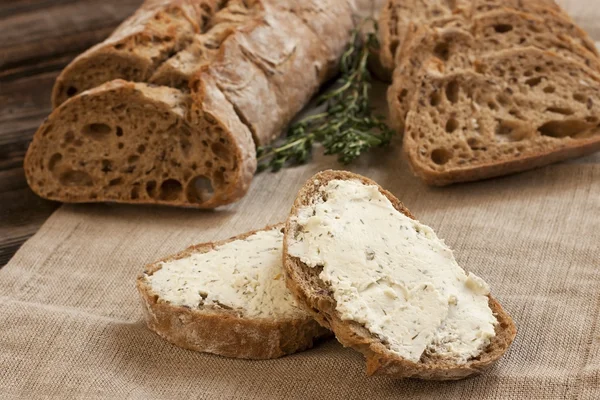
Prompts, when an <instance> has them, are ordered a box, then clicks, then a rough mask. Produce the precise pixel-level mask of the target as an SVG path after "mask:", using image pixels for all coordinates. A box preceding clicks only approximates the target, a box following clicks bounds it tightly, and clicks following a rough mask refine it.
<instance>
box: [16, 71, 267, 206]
mask: <svg viewBox="0 0 600 400" xmlns="http://www.w3.org/2000/svg"><path fill="white" fill-rule="evenodd" d="M195 97H196V102H195V104H194V105H193V107H191V111H190V103H191V99H190V96H189V95H186V94H184V93H182V92H180V91H178V90H175V89H171V88H168V87H164V86H158V87H154V86H149V85H147V84H144V83H132V82H126V81H122V80H115V81H111V82H108V83H106V84H103V85H101V86H99V87H97V88H94V89H91V90H89V91H86V92H84V93H82V94H81V95H79V96H76V97H74V98H72V99H70V100H68V101H67V102H65V103H64V104H63V105H62V106H61V107H59V108H57V109H56V110H55V111H54V112H53V113H52V114H51V115H50V116H49V117H48V119H47V120H46V121H45V122H44V124H43V125H42V126H41V127H40V128H39V130H38V131H37V132H36V134H35V136H34V138H33V142H32V143H31V145H30V146H29V149H28V151H27V155H26V157H25V175H26V177H27V182H28V184H29V186H30V187H31V188H32V189H33V191H34V192H36V193H37V194H38V195H40V196H41V197H44V198H48V199H51V200H57V201H63V202H71V203H80V202H96V201H109V202H117V203H133V204H164V205H172V206H185V207H195V208H214V207H217V206H219V205H223V204H227V203H231V202H233V201H236V200H238V199H239V198H241V197H242V196H243V195H244V194H245V193H246V191H247V190H248V188H249V186H250V182H251V180H252V177H253V174H254V171H255V169H256V157H255V150H254V144H253V142H252V136H251V134H250V132H249V131H248V129H247V128H246V127H245V126H244V125H243V124H242V123H240V121H239V119H238V118H237V115H236V114H235V111H234V110H233V108H232V107H231V105H230V104H229V103H228V102H227V101H226V99H225V98H224V96H223V94H222V93H221V92H220V91H219V90H218V88H216V86H215V85H214V84H213V83H212V82H210V81H209V80H206V81H205V82H203V85H201V86H198V92H197V93H196V94H195Z"/></svg>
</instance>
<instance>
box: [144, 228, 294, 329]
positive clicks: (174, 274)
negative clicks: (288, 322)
mask: <svg viewBox="0 0 600 400" xmlns="http://www.w3.org/2000/svg"><path fill="white" fill-rule="evenodd" d="M282 244H283V233H282V232H281V230H280V229H272V230H268V231H259V232H256V233H254V234H253V235H251V236H248V237H247V238H246V239H243V240H234V241H231V242H229V243H226V244H224V245H222V246H219V247H216V248H214V249H213V250H210V251H208V252H206V253H199V252H196V253H192V254H191V255H190V256H188V257H186V258H182V259H179V260H172V261H168V262H163V263H161V268H160V269H159V270H157V271H156V272H154V273H153V274H152V275H150V276H148V277H147V279H148V281H149V283H150V285H151V287H152V289H153V290H154V292H155V293H156V294H158V295H159V297H160V298H162V299H163V300H165V301H168V302H170V303H171V304H174V305H178V306H188V307H191V308H197V307H203V306H208V307H217V308H225V309H234V310H238V311H240V312H241V314H242V315H243V316H245V317H258V318H267V317H271V318H273V317H279V318H281V317H288V316H289V317H294V316H296V317H297V316H298V314H299V313H300V314H303V313H305V311H304V310H302V309H301V308H300V307H299V306H298V305H297V303H296V300H295V299H294V297H293V295H292V293H291V292H290V291H289V290H288V289H287V287H286V286H285V276H284V275H283V267H282V255H281V253H282Z"/></svg>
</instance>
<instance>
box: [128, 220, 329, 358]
mask: <svg viewBox="0 0 600 400" xmlns="http://www.w3.org/2000/svg"><path fill="white" fill-rule="evenodd" d="M275 228H279V229H282V228H283V224H278V225H273V226H267V227H265V228H263V229H260V230H255V231H251V232H247V233H244V234H242V235H239V236H236V237H232V238H230V239H227V240H222V241H218V242H213V243H205V244H199V245H195V246H191V247H189V248H187V249H186V250H184V251H182V252H181V253H178V254H176V255H173V256H170V257H167V258H164V259H162V260H160V261H157V262H155V263H152V264H149V265H147V266H146V268H145V270H144V272H143V273H142V274H141V275H140V276H139V277H138V279H137V289H138V291H139V293H140V296H141V299H142V305H143V310H144V316H145V318H146V323H147V325H148V328H149V329H150V330H152V331H154V332H155V333H157V334H158V335H159V336H161V337H162V338H164V339H165V340H167V341H169V342H171V343H172V344H174V345H176V346H178V347H182V348H185V349H189V350H194V351H200V352H208V353H213V354H218V355H221V356H225V357H234V358H246V359H256V360H258V359H271V358H278V357H282V356H285V355H288V354H292V353H296V352H298V351H302V350H306V349H309V348H311V347H312V346H313V344H314V342H315V341H316V340H318V339H319V338H323V337H326V336H328V335H330V334H331V333H330V332H329V331H328V330H327V329H324V328H323V327H321V326H320V325H319V324H318V323H317V322H316V321H315V320H314V319H312V318H311V317H310V316H308V315H298V316H297V317H295V318H292V317H290V318H284V319H269V318H247V317H243V316H240V315H239V314H238V313H237V312H235V311H233V310H225V309H218V308H208V307H205V308H202V309H191V308H188V307H182V306H174V305H172V304H170V303H168V302H165V301H162V300H161V299H160V298H159V297H158V295H157V294H156V293H154V292H153V291H152V288H151V287H150V285H149V284H148V282H147V276H148V275H151V274H153V273H154V272H156V271H158V270H159V269H160V265H159V264H160V263H161V262H168V261H172V260H177V259H180V258H185V257H187V256H189V255H190V254H192V253H205V252H208V251H211V250H213V249H215V248H216V247H218V246H222V245H224V244H226V243H229V242H231V241H234V240H243V239H245V238H247V237H248V236H251V235H253V234H255V233H256V232H259V231H262V230H270V229H275Z"/></svg>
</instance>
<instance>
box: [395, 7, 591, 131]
mask: <svg viewBox="0 0 600 400" xmlns="http://www.w3.org/2000/svg"><path fill="white" fill-rule="evenodd" d="M557 20H558V19H557V18H550V19H542V18H540V17H537V16H535V15H533V14H527V13H522V12H518V11H514V10H508V9H501V10H496V11H491V12H486V13H482V14H478V15H476V16H475V17H474V18H473V19H472V20H471V21H470V22H469V25H464V26H463V29H460V28H456V27H445V28H430V27H426V26H419V27H416V28H414V29H413V33H412V34H411V35H409V37H408V38H407V40H406V41H405V43H406V44H405V47H404V48H403V50H402V52H400V53H399V54H398V57H397V59H396V68H395V69H394V75H393V83H392V85H391V86H390V87H389V88H388V105H389V108H390V121H391V123H392V125H393V127H394V128H396V129H397V130H398V131H399V132H403V129H404V120H405V118H406V113H407V112H408V110H409V105H410V102H411V100H412V96H413V95H414V92H415V90H416V88H417V87H418V84H419V82H420V81H421V77H420V76H419V73H420V72H421V69H422V67H423V65H424V64H425V63H426V62H427V61H428V60H430V59H432V58H435V59H437V60H439V61H440V63H438V65H439V66H440V68H441V69H443V71H444V72H445V73H450V72H452V71H453V70H455V69H469V68H472V63H473V60H475V58H476V57H477V56H480V55H484V54H487V53H493V52H496V51H501V50H506V49H511V48H515V47H519V46H521V47H526V46H533V47H537V48H540V49H543V50H551V51H554V52H556V53H558V54H560V55H561V56H563V57H565V58H567V59H571V60H574V61H578V62H581V63H583V64H585V65H586V66H588V67H590V68H591V69H593V70H595V71H599V72H600V58H599V57H598V56H597V55H596V54H594V53H592V52H590V51H589V50H588V49H587V48H586V47H583V46H582V45H580V44H579V43H577V41H576V40H575V39H573V38H572V37H571V34H573V29H572V26H571V25H569V24H566V23H564V21H562V22H561V21H560V20H558V22H556V21H557Z"/></svg>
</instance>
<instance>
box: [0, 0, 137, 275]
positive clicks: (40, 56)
mask: <svg viewBox="0 0 600 400" xmlns="http://www.w3.org/2000/svg"><path fill="white" fill-rule="evenodd" d="M141 2H142V0H108V1H96V0H4V1H2V2H0V31H1V32H2V41H0V55H1V56H0V267H1V266H3V265H4V264H6V263H7V262H8V260H9V259H10V258H11V257H12V255H13V254H14V253H15V252H16V251H17V250H18V248H19V247H20V246H21V244H23V242H24V241H25V240H27V239H28V238H29V237H30V236H31V235H33V234H34V233H35V232H36V231H37V230H38V228H39V227H40V226H41V224H42V223H43V222H44V221H45V220H46V218H47V217H48V216H49V215H50V214H51V213H52V212H53V211H54V210H55V209H56V207H58V203H55V202H50V201H46V200H43V199H41V198H39V197H37V196H36V195H35V194H34V193H33V192H32V191H31V190H30V189H29V187H28V186H27V182H26V180H25V176H24V173H23V168H22V165H23V157H24V156H25V152H26V151H27V147H28V145H29V143H30V141H31V138H32V136H33V133H34V132H35V130H36V129H37V127H38V126H39V125H40V123H41V122H42V121H43V119H44V118H46V116H47V115H48V114H49V113H50V111H51V106H50V92H51V90H52V85H53V84H54V80H55V79H56V76H57V75H58V73H59V72H60V71H61V69H62V68H63V67H64V66H65V65H66V64H67V63H69V62H70V61H71V60H72V59H73V58H74V57H75V56H77V55H78V54H79V53H81V52H82V51H84V50H85V49H87V48H89V47H90V46H92V45H94V44H95V43H97V42H99V41H101V40H103V39H104V38H105V37H106V36H108V35H109V34H110V32H112V30H113V29H114V28H115V27H116V26H117V25H118V24H119V23H120V22H121V21H122V20H123V19H124V18H126V17H127V16H128V15H130V14H131V13H132V12H133V11H135V9H136V8H137V7H138V6H139V5H140V4H141Z"/></svg>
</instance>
